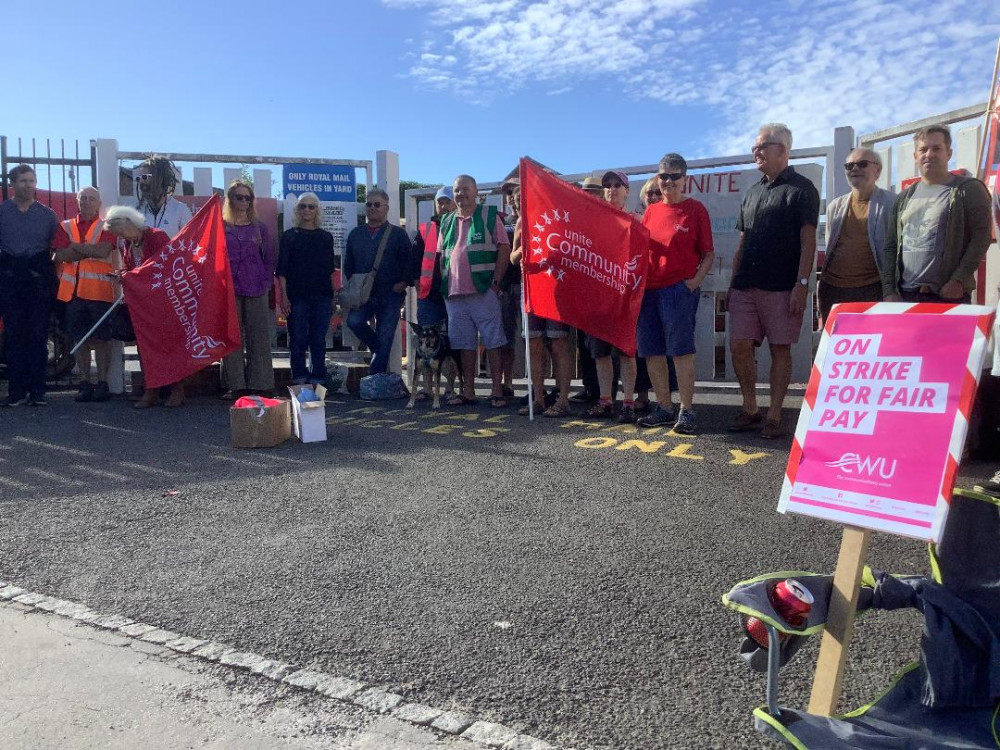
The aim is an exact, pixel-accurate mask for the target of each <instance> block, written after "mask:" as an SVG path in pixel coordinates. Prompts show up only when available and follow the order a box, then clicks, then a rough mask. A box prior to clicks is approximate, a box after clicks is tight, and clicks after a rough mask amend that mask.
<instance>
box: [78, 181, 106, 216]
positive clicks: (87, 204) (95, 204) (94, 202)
mask: <svg viewBox="0 0 1000 750" xmlns="http://www.w3.org/2000/svg"><path fill="white" fill-rule="evenodd" d="M76 202H77V203H78V204H79V205H80V218H81V219H84V220H86V221H90V220H91V219H96V218H97V217H98V216H99V215H100V213H101V194H100V193H99V192H98V191H97V188H95V187H90V186H89V185H88V186H87V187H85V188H80V191H79V192H78V193H77V194H76Z"/></svg>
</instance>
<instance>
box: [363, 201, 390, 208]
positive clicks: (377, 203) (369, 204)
mask: <svg viewBox="0 0 1000 750" xmlns="http://www.w3.org/2000/svg"><path fill="white" fill-rule="evenodd" d="M383 205H385V204H384V203H382V201H368V202H367V203H366V204H365V207H366V208H382V206H383Z"/></svg>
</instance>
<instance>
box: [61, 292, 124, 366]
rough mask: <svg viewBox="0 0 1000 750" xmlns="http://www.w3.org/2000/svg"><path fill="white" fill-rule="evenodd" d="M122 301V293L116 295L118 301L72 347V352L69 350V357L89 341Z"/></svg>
mask: <svg viewBox="0 0 1000 750" xmlns="http://www.w3.org/2000/svg"><path fill="white" fill-rule="evenodd" d="M124 299H125V294H124V293H122V294H119V295H118V299H116V300H115V301H114V304H112V305H111V307H109V308H108V311H107V312H106V313H104V315H102V316H101V317H100V319H99V320H98V321H97V322H96V323H94V325H93V326H92V327H91V329H90V330H89V331H87V333H86V335H84V337H83V338H82V339H80V340H79V341H77V342H76V346H74V347H73V348H72V350H70V356H72V355H74V354H76V352H77V350H78V349H79V348H80V347H81V346H83V345H84V344H85V343H87V339H89V338H90V337H91V336H93V335H94V331H96V330H97V328H98V327H99V326H100V325H101V323H103V322H104V321H105V320H107V319H108V316H109V315H111V313H113V312H114V311H115V308H116V307H118V305H120V304H121V303H122V300H124Z"/></svg>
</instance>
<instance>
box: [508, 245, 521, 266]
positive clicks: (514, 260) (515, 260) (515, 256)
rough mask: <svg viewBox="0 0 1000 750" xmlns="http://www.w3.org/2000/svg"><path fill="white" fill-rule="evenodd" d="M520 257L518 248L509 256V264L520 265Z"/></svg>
mask: <svg viewBox="0 0 1000 750" xmlns="http://www.w3.org/2000/svg"><path fill="white" fill-rule="evenodd" d="M522 255H523V253H522V252H521V248H518V249H517V250H515V251H514V252H512V253H511V254H510V262H511V263H513V264H514V265H515V266H519V265H521V256H522Z"/></svg>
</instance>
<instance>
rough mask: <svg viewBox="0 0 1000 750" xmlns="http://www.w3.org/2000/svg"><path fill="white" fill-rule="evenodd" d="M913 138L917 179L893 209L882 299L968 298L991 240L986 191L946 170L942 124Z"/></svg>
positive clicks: (947, 149) (947, 142) (947, 141)
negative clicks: (883, 296) (917, 172)
mask: <svg viewBox="0 0 1000 750" xmlns="http://www.w3.org/2000/svg"><path fill="white" fill-rule="evenodd" d="M913 143H914V150H913V159H914V161H916V163H917V166H918V168H919V169H920V180H919V181H918V182H916V183H914V184H913V185H911V186H910V187H908V188H907V189H906V190H905V191H903V193H902V194H901V195H900V196H899V198H898V199H897V200H896V204H895V206H894V207H893V209H892V217H891V220H890V224H889V234H888V238H887V240H886V255H885V265H884V266H883V269H882V291H883V292H884V294H885V299H886V301H887V302H898V301H900V300H903V301H906V302H939V303H951V304H955V303H959V302H968V301H969V300H970V299H971V292H972V290H973V289H974V288H975V286H976V281H975V273H976V270H977V269H978V268H979V264H980V263H981V262H982V260H983V258H984V257H985V256H986V251H987V249H989V246H990V239H991V231H990V230H991V227H990V194H989V191H988V190H987V189H986V186H985V185H984V184H983V183H982V182H980V181H979V180H977V179H975V178H974V177H962V176H958V175H954V174H952V173H951V172H949V171H948V160H949V159H951V131H949V130H948V128H947V127H945V126H943V125H931V126H929V127H926V128H921V129H920V130H918V131H917V132H916V133H915V134H914V136H913Z"/></svg>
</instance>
